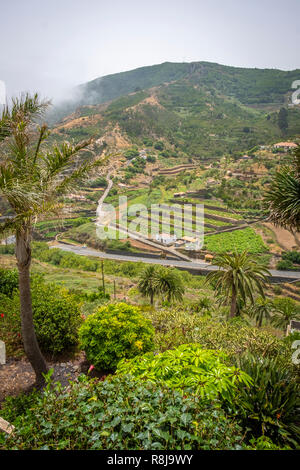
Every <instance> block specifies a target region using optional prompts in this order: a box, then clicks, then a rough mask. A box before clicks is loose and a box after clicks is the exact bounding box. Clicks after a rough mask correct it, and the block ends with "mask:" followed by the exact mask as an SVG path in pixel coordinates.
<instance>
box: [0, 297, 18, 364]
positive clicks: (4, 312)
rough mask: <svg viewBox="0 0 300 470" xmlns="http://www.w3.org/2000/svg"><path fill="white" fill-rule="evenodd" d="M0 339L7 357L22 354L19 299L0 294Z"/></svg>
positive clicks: (16, 356)
mask: <svg viewBox="0 0 300 470" xmlns="http://www.w3.org/2000/svg"><path fill="white" fill-rule="evenodd" d="M0 340H1V341H4V343H5V347H6V355H7V357H11V356H14V357H15V358H18V357H21V356H22V355H23V344H22V338H21V319H20V310H19V300H18V297H17V296H14V297H13V299H11V298H9V297H7V296H6V295H3V294H0Z"/></svg>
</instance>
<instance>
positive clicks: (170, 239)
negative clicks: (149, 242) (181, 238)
mask: <svg viewBox="0 0 300 470" xmlns="http://www.w3.org/2000/svg"><path fill="white" fill-rule="evenodd" d="M155 240H156V241H157V242H159V243H163V244H164V245H172V244H173V243H175V242H176V240H177V236H176V235H170V234H169V233H157V234H156V236H155Z"/></svg>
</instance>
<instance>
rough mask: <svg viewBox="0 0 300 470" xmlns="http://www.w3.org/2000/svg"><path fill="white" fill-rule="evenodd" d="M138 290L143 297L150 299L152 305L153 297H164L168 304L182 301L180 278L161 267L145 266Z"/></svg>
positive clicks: (182, 291) (170, 270)
mask: <svg viewBox="0 0 300 470" xmlns="http://www.w3.org/2000/svg"><path fill="white" fill-rule="evenodd" d="M138 289H139V291H140V292H141V294H142V295H143V296H144V297H149V298H150V303H151V305H153V303H154V297H155V296H156V295H157V296H166V298H167V300H168V302H172V301H174V300H178V301H180V300H182V297H183V294H184V286H183V282H182V279H181V277H180V276H179V274H177V272H176V271H174V270H173V269H170V268H164V267H163V266H156V265H154V266H153V265H151V266H147V267H146V269H145V270H144V271H143V272H142V274H141V277H140V280H139V283H138Z"/></svg>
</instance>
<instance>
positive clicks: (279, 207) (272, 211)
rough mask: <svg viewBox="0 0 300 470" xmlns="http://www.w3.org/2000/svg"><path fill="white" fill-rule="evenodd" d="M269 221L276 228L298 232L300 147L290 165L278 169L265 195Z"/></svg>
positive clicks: (299, 227) (299, 226)
mask: <svg viewBox="0 0 300 470" xmlns="http://www.w3.org/2000/svg"><path fill="white" fill-rule="evenodd" d="M264 200H265V205H266V209H267V210H268V212H269V220H270V221H271V222H272V223H273V224H274V225H276V226H279V227H283V228H285V229H287V230H290V231H291V232H292V233H293V232H295V231H296V232H299V231H300V145H299V146H298V148H297V149H296V150H295V152H294V158H293V162H292V164H291V165H285V166H283V167H282V168H280V169H279V170H278V171H277V172H276V173H275V175H274V176H273V179H272V181H271V183H270V187H269V189H268V190H267V191H266V194H265V198H264Z"/></svg>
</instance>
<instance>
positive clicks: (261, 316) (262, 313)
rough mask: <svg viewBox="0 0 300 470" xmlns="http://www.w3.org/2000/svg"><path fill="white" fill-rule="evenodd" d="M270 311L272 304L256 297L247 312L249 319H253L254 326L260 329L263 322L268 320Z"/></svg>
mask: <svg viewBox="0 0 300 470" xmlns="http://www.w3.org/2000/svg"><path fill="white" fill-rule="evenodd" d="M272 311H273V304H272V302H271V301H270V300H269V299H266V298H264V297H258V298H257V299H256V300H255V304H254V305H252V306H251V308H250V310H249V317H250V318H254V320H255V321H256V326H257V327H258V328H261V326H262V324H263V321H264V320H270V318H271V313H272Z"/></svg>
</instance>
